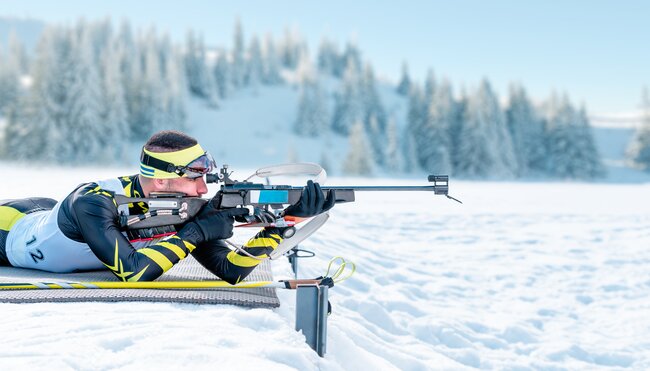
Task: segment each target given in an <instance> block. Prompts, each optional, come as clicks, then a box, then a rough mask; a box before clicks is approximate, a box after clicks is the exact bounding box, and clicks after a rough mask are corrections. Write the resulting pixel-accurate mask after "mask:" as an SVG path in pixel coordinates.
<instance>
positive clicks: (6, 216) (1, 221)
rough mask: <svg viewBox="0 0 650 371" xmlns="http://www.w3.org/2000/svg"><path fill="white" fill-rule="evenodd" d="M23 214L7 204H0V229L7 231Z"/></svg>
mask: <svg viewBox="0 0 650 371" xmlns="http://www.w3.org/2000/svg"><path fill="white" fill-rule="evenodd" d="M24 216H25V214H23V213H21V212H20V211H18V210H16V209H14V208H13V207H9V206H0V229H2V230H4V231H8V230H10V229H11V227H13V226H14V224H16V222H17V221H18V220H20V219H21V218H22V217H24Z"/></svg>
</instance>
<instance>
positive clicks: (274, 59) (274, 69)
mask: <svg viewBox="0 0 650 371" xmlns="http://www.w3.org/2000/svg"><path fill="white" fill-rule="evenodd" d="M264 59H265V60H266V63H264V83H265V84H267V85H277V84H280V83H282V81H283V80H282V75H281V74H280V57H279V56H278V53H277V51H276V48H275V44H274V42H273V39H272V38H271V35H266V38H265V39H264Z"/></svg>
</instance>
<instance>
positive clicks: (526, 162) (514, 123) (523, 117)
mask: <svg viewBox="0 0 650 371" xmlns="http://www.w3.org/2000/svg"><path fill="white" fill-rule="evenodd" d="M505 114H506V121H507V123H508V130H509V132H510V136H511V137H512V145H513V150H514V152H515V154H516V156H517V159H518V162H519V175H524V174H526V173H528V172H532V173H540V172H542V171H544V170H545V164H546V159H547V155H546V147H545V142H544V136H545V133H544V124H543V121H542V120H541V118H540V117H538V114H537V112H536V111H535V107H533V105H532V103H531V102H530V100H529V98H528V95H527V94H526V91H525V90H524V88H523V87H522V86H518V85H512V86H511V87H510V100H509V102H508V107H507V108H506V111H505Z"/></svg>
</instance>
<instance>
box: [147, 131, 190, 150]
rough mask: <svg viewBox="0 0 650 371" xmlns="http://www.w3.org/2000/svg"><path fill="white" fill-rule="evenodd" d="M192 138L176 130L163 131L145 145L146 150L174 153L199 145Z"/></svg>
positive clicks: (153, 136)
mask: <svg viewBox="0 0 650 371" xmlns="http://www.w3.org/2000/svg"><path fill="white" fill-rule="evenodd" d="M197 143H198V142H197V140H196V139H194V138H192V137H191V136H189V135H187V134H185V133H181V132H180V131H176V130H163V131H159V132H157V133H155V134H154V135H152V136H151V138H149V140H148V141H147V143H145V145H144V148H145V149H146V150H147V151H151V152H174V151H180V150H182V149H186V148H190V147H192V146H195V145H196V144H197Z"/></svg>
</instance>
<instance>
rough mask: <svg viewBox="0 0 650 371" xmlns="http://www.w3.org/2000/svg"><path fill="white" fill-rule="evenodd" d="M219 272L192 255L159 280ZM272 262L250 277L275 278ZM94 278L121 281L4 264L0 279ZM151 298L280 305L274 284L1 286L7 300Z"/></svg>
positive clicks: (102, 274) (100, 274) (103, 274)
mask: <svg viewBox="0 0 650 371" xmlns="http://www.w3.org/2000/svg"><path fill="white" fill-rule="evenodd" d="M215 279H216V276H215V275H213V274H212V273H210V272H209V271H208V270H207V269H205V268H203V267H202V266H201V264H199V263H198V262H197V261H196V260H195V259H194V258H193V257H192V256H191V255H190V256H188V257H187V258H186V259H184V260H182V261H181V262H179V263H178V264H176V265H175V266H174V267H172V269H170V270H169V271H167V273H165V274H163V275H162V276H161V277H160V278H158V279H157V280H156V281H213V280H215ZM272 280H273V275H272V273H271V262H270V261H269V260H266V261H263V262H262V263H261V264H260V265H259V266H258V267H257V268H256V269H255V270H254V271H253V273H251V274H250V275H249V276H248V277H247V278H246V281H272ZM82 281H83V282H91V281H117V278H116V277H115V276H114V275H113V274H112V273H110V272H109V271H107V270H106V271H92V272H81V273H65V274H60V273H50V272H44V271H38V270H33V269H22V268H13V267H0V282H53V283H56V282H82ZM82 301H101V302H116V301H149V302H171V303H192V304H232V305H239V306H244V307H252V308H277V307H279V306H280V301H279V300H278V296H277V295H276V293H275V289H274V288H253V289H191V290H188V289H175V290H171V289H163V290H161V289H73V290H67V289H54V290H0V302H3V303H40V302H82Z"/></svg>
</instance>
